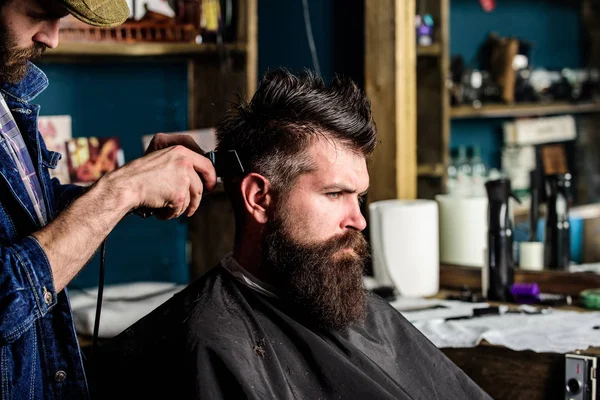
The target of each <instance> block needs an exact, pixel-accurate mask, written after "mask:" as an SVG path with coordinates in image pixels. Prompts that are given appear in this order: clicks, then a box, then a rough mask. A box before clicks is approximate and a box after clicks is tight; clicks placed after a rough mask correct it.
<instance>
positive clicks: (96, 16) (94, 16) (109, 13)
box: [60, 0, 130, 28]
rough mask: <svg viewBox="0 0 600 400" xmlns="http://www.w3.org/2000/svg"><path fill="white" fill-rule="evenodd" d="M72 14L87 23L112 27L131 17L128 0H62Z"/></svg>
mask: <svg viewBox="0 0 600 400" xmlns="http://www.w3.org/2000/svg"><path fill="white" fill-rule="evenodd" d="M60 2H61V3H62V4H64V6H65V7H66V8H67V10H69V12H70V13H71V14H73V16H74V17H75V18H77V19H79V20H80V21H83V22H85V23H86V24H90V25H94V26H99V27H103V28H111V27H114V26H118V25H121V24H122V23H123V22H125V20H126V19H127V18H128V17H129V14H130V12H129V6H128V5H127V0H60Z"/></svg>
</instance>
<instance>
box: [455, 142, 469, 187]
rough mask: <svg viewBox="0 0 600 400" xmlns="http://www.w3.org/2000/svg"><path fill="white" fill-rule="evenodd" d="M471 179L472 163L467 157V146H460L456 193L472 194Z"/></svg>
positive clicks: (457, 162) (457, 160)
mask: <svg viewBox="0 0 600 400" xmlns="http://www.w3.org/2000/svg"><path fill="white" fill-rule="evenodd" d="M471 179H472V175H471V164H470V163H469V158H468V157H467V146H464V145H462V146H458V156H457V158H456V193H457V194H458V195H459V196H470V194H471V186H472V185H471V184H472V182H471Z"/></svg>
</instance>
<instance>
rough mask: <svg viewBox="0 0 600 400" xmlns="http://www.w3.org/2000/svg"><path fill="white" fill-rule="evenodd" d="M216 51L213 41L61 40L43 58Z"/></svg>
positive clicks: (231, 46) (233, 46) (234, 47)
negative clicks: (61, 41)
mask: <svg viewBox="0 0 600 400" xmlns="http://www.w3.org/2000/svg"><path fill="white" fill-rule="evenodd" d="M225 49H227V50H228V51H234V52H241V53H243V52H245V51H246V44H245V43H227V44H225ZM217 51H218V47H217V44H215V43H203V44H195V43H115V42H100V43H98V42H63V43H61V44H59V45H58V47H57V48H56V49H53V50H48V51H47V52H46V53H45V54H44V56H43V57H42V58H43V59H46V58H52V57H55V56H57V57H64V56H71V57H72V56H98V57H100V56H104V57H107V56H108V57H157V56H190V55H197V54H210V53H216V52H217Z"/></svg>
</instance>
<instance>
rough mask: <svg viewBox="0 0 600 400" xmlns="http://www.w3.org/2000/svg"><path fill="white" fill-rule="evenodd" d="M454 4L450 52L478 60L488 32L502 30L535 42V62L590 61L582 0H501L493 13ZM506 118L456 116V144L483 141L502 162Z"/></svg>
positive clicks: (472, 4) (486, 152)
mask: <svg viewBox="0 0 600 400" xmlns="http://www.w3.org/2000/svg"><path fill="white" fill-rule="evenodd" d="M450 4H451V5H450V54H451V55H455V54H460V55H462V56H463V57H464V59H465V63H471V62H472V63H475V61H474V59H475V55H476V51H477V50H478V48H479V47H480V45H481V43H483V41H484V40H485V38H486V37H487V35H488V33H490V32H497V33H498V34H500V35H501V36H516V37H519V38H522V39H525V40H528V41H529V42H531V43H532V44H533V48H532V54H531V65H533V66H534V67H544V68H548V69H560V68H563V67H571V68H578V67H582V66H584V65H585V64H584V57H585V54H584V53H583V52H582V47H583V45H582V40H583V39H584V36H583V34H582V31H581V17H580V13H581V1H580V0H572V1H567V0H528V1H523V0H499V1H497V2H496V4H497V5H496V9H495V10H494V11H493V12H491V13H486V12H484V11H483V10H482V9H481V7H480V5H479V2H478V1H474V0H451V2H450ZM472 65H476V64H472ZM504 121H505V120H503V119H489V120H476V119H473V120H460V121H452V123H451V137H450V146H451V147H456V146H458V145H462V144H465V145H479V146H480V147H481V148H482V156H483V158H484V161H485V162H486V163H488V164H489V165H490V166H492V167H496V168H497V167H500V152H501V146H502V123H503V122H504Z"/></svg>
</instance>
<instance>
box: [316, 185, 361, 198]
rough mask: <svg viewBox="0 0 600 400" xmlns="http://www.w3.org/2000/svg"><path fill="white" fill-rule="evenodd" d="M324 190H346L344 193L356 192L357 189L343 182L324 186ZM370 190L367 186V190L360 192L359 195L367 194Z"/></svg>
mask: <svg viewBox="0 0 600 400" xmlns="http://www.w3.org/2000/svg"><path fill="white" fill-rule="evenodd" d="M323 191H324V192H327V191H339V192H344V193H356V192H357V190H356V189H353V188H351V187H350V186H346V185H344V184H342V183H335V184H333V185H328V186H326V187H325V188H323ZM368 191H369V189H368V188H367V189H366V190H365V191H363V192H361V193H359V194H358V195H359V196H364V195H366V194H367V192H368Z"/></svg>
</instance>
